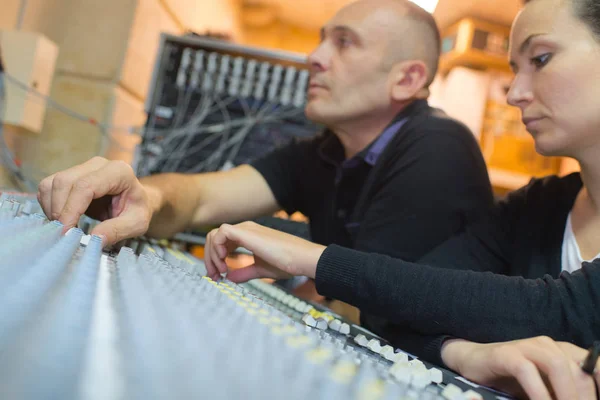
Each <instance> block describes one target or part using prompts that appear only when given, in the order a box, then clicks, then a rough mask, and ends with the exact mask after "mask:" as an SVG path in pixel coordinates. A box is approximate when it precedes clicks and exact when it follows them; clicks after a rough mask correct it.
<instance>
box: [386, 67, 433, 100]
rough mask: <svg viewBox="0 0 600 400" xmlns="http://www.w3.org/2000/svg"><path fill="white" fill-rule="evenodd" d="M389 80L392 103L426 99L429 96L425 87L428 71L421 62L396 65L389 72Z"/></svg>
mask: <svg viewBox="0 0 600 400" xmlns="http://www.w3.org/2000/svg"><path fill="white" fill-rule="evenodd" d="M390 78H391V82H390V83H391V96H392V100H394V101H399V102H401V101H406V100H411V99H415V98H420V99H426V98H427V97H428V96H429V90H428V89H427V88H426V87H425V85H426V84H427V81H428V79H429V69H428V68H427V65H425V63H424V62H423V61H419V60H410V61H402V62H399V63H397V64H396V65H394V67H393V68H392V71H391V72H390Z"/></svg>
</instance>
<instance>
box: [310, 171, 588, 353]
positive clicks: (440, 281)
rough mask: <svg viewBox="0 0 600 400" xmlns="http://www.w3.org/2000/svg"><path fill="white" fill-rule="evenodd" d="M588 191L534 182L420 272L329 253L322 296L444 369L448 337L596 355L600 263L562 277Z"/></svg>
mask: <svg viewBox="0 0 600 400" xmlns="http://www.w3.org/2000/svg"><path fill="white" fill-rule="evenodd" d="M581 187H582V182H581V177H580V175H579V174H577V173H576V174H572V175H569V176H567V177H565V178H557V177H548V178H545V179H538V180H533V181H532V182H531V183H530V184H529V185H527V186H526V187H524V188H522V189H520V190H518V191H515V192H513V193H511V194H510V195H509V196H508V197H507V198H506V199H505V200H503V201H501V202H500V203H498V204H497V206H496V207H495V208H494V209H493V210H492V212H490V214H489V215H488V216H487V217H486V218H484V219H482V220H481V221H479V222H477V223H475V224H473V225H471V226H470V227H469V228H468V229H467V230H466V232H465V233H463V234H461V235H459V236H457V237H454V238H452V239H450V240H448V241H447V242H446V243H444V244H442V245H441V246H439V247H438V248H437V249H436V250H434V251H433V252H432V253H430V254H429V255H428V256H426V257H425V258H424V259H423V260H421V261H420V262H419V263H418V264H417V263H410V262H406V261H403V260H399V259H393V258H390V257H388V256H383V255H377V254H367V253H362V252H358V251H355V250H349V249H345V248H342V247H339V246H329V247H328V248H327V249H326V250H325V252H324V253H323V255H322V257H321V259H320V260H319V263H318V266H317V273H316V285H317V290H318V291H319V293H321V294H323V295H326V296H329V297H334V298H337V299H340V300H342V301H345V302H348V303H350V304H353V305H355V306H357V307H359V308H360V309H361V310H365V311H367V312H369V313H373V314H376V315H379V316H381V317H385V318H386V319H390V320H392V321H394V322H395V323H397V324H398V327H397V329H396V330H395V331H394V332H391V331H390V332H389V333H388V335H387V337H386V339H388V340H390V341H391V342H392V343H393V344H394V345H396V346H398V347H401V348H403V349H404V350H406V351H409V352H412V353H413V354H416V355H418V356H420V357H422V358H424V359H426V360H429V361H432V362H435V363H438V364H440V363H441V358H440V346H441V343H442V340H443V338H445V337H447V336H446V335H450V336H453V337H460V338H464V339H468V340H472V341H476V342H494V341H505V340H514V339H518V338H524V337H531V336H537V335H548V336H550V337H552V338H554V339H556V340H564V341H569V342H572V343H574V344H576V345H579V346H582V347H588V346H589V345H590V344H591V343H592V342H593V340H594V339H598V338H600V312H598V311H597V307H598V306H600V259H599V260H596V261H595V262H593V263H584V265H583V266H582V268H581V270H579V271H576V272H574V273H572V274H569V273H565V272H563V273H561V251H562V240H563V235H564V230H565V225H566V220H567V216H568V214H569V212H570V210H571V208H572V206H573V203H574V201H575V198H576V196H577V194H578V193H579V191H580V189H581ZM433 266H435V267H433ZM390 335H391V336H390Z"/></svg>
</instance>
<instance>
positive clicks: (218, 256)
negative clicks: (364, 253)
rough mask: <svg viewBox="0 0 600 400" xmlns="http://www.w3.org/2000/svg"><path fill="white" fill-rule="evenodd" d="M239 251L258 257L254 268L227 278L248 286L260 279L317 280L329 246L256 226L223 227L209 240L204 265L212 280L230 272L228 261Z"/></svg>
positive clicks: (248, 268) (237, 271)
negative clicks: (243, 249) (239, 248)
mask: <svg viewBox="0 0 600 400" xmlns="http://www.w3.org/2000/svg"><path fill="white" fill-rule="evenodd" d="M238 247H244V248H246V249H248V250H250V251H251V252H252V253H253V254H254V264H252V265H250V266H248V267H245V268H242V269H239V270H233V271H231V272H229V273H228V274H227V278H228V279H230V280H231V281H233V282H246V281H248V280H251V279H256V278H273V279H285V278H289V277H290V276H299V275H302V276H308V277H309V278H314V277H315V272H316V269H317V263H318V261H319V258H320V257H321V254H322V253H323V251H324V250H325V246H321V245H317V244H314V243H311V242H309V241H306V240H304V239H300V238H298V237H296V236H293V235H288V234H287V233H283V232H280V231H277V230H274V229H270V228H266V227H264V226H261V225H258V224H256V223H254V222H243V223H241V224H237V225H227V224H225V225H222V226H221V227H220V228H219V229H215V230H213V231H211V232H210V233H209V234H208V236H207V238H206V246H205V251H204V261H205V263H206V270H207V272H208V276H209V277H211V278H212V279H214V280H218V279H219V278H220V274H222V273H226V272H227V271H228V267H227V263H226V261H225V259H226V258H227V256H228V255H229V254H230V253H231V252H232V251H234V250H235V249H236V248H238Z"/></svg>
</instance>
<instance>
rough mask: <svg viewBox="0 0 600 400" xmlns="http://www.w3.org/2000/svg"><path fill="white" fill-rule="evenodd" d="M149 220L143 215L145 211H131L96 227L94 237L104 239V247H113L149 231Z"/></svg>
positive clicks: (93, 231)
mask: <svg viewBox="0 0 600 400" xmlns="http://www.w3.org/2000/svg"><path fill="white" fill-rule="evenodd" d="M148 223H149V221H147V218H145V217H144V215H143V210H141V209H140V210H139V212H138V210H135V209H134V210H129V211H128V212H127V213H123V214H121V215H120V216H119V217H116V218H111V219H107V220H106V221H104V222H101V223H100V224H98V225H96V227H94V229H93V230H92V232H91V234H92V235H98V236H101V237H103V239H102V245H103V246H104V247H106V246H111V245H113V244H115V243H117V242H119V241H121V240H123V239H127V238H131V237H135V236H139V235H142V234H143V233H144V232H146V231H147V230H148Z"/></svg>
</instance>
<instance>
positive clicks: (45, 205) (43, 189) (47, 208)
mask: <svg viewBox="0 0 600 400" xmlns="http://www.w3.org/2000/svg"><path fill="white" fill-rule="evenodd" d="M55 175H56V174H52V175H50V176H48V177H46V178H44V179H42V181H41V182H40V184H39V186H38V193H37V198H38V202H39V203H40V206H41V207H42V210H44V214H46V217H48V219H52V183H53V182H54V176H55Z"/></svg>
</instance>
